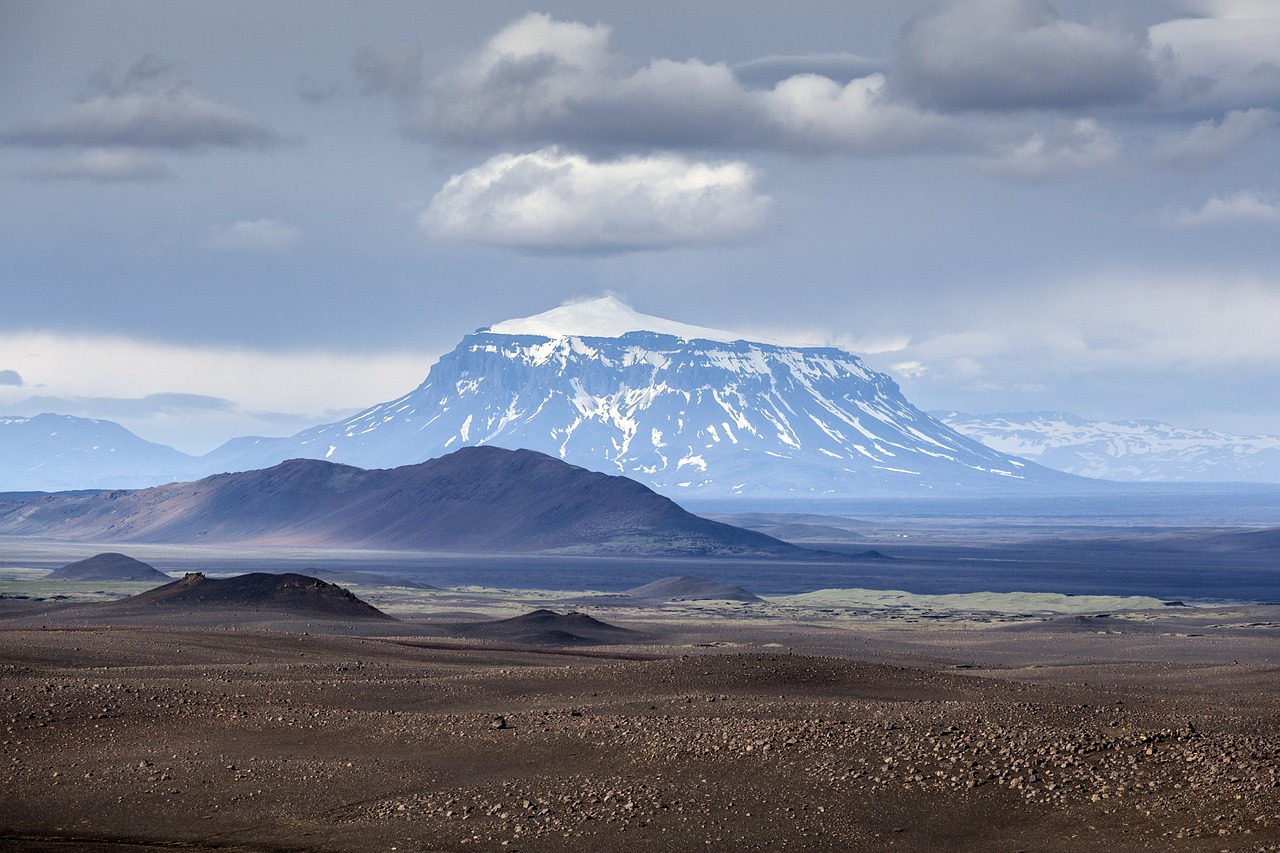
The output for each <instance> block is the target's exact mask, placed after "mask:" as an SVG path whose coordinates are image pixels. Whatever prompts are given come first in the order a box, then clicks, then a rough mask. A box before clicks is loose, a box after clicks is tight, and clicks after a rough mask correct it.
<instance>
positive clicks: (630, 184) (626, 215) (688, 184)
mask: <svg viewBox="0 0 1280 853" xmlns="http://www.w3.org/2000/svg"><path fill="white" fill-rule="evenodd" d="M755 181H756V174H755V172H754V171H753V170H752V169H751V168H750V167H748V166H747V165H746V164H745V163H740V162H727V163H702V162H693V161H689V160H686V159H684V158H682V157H678V156H675V155H653V156H647V157H625V158H621V159H617V160H608V161H593V160H590V159H588V158H586V157H584V156H582V155H579V154H572V153H568V152H565V151H562V150H560V149H558V148H544V149H542V150H540V151H535V152H533V153H530V154H502V155H499V156H496V157H493V158H491V159H490V160H488V161H487V162H485V163H484V164H482V165H480V166H477V167H476V168H474V169H471V170H469V171H467V172H464V173H462V174H460V175H455V176H454V177H452V178H450V179H449V181H448V182H447V183H446V184H445V185H444V187H443V188H442V189H441V190H440V192H438V193H437V194H436V196H435V198H433V199H432V201H431V205H430V207H429V208H428V209H427V210H426V211H425V212H424V213H423V214H422V216H421V219H420V222H421V225H422V227H423V228H424V229H425V230H426V231H427V232H428V233H430V234H432V235H434V236H436V237H440V238H443V239H446V240H456V241H459V242H466V243H480V244H486V245H494V246H504V247H508V248H515V249H522V250H526V251H533V252H620V251H633V250H640V249H666V248H672V247H676V246H700V245H709V244H723V243H732V242H736V241H739V240H742V239H744V238H745V237H747V236H749V235H751V234H753V233H755V232H756V231H758V230H759V229H760V228H761V227H762V226H763V224H764V220H765V216H766V213H767V211H768V208H769V205H770V202H771V200H770V199H769V197H768V196H763V195H758V194H757V193H756V192H755V188H754V187H755Z"/></svg>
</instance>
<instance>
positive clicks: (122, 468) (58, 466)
mask: <svg viewBox="0 0 1280 853" xmlns="http://www.w3.org/2000/svg"><path fill="white" fill-rule="evenodd" d="M203 464H204V463H203V461H202V460H201V459H200V458H199V457H196V456H188V455H187V454H185V453H182V452H180V451H178V450H174V449H173V448H172V447H166V446H165V445H163V444H154V443H152V442H150V441H144V440H143V439H141V438H139V437H138V436H136V435H134V434H133V433H131V432H129V430H127V429H125V428H124V427H122V426H120V425H119V424H116V423H112V422H111V421H102V420H94V419H92V418H77V417H72V416H70V415H55V414H43V415H36V416H35V417H32V418H0V491H3V492H20V491H39V492H58V491H70V490H73V489H136V488H142V487H143V486H154V485H155V484H157V483H170V482H174V481H177V480H185V479H191V478H193V477H198V476H202V475H203V474H205V473H210V472H209V471H206V470H202V466H203Z"/></svg>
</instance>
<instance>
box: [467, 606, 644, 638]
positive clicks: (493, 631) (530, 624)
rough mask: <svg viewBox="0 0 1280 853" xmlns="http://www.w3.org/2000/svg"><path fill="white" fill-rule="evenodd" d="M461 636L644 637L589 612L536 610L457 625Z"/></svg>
mask: <svg viewBox="0 0 1280 853" xmlns="http://www.w3.org/2000/svg"><path fill="white" fill-rule="evenodd" d="M452 633H454V634H455V635H457V636H459V637H474V638H476V639H482V640H497V641H500V642H506V643H519V644H521V645H525V646H586V645H606V644H610V643H634V642H638V641H639V640H640V639H642V636H643V635H641V634H640V633H639V632H637V631H632V630H630V629H628V628H620V627H618V626H617V625H610V624H609V623H608V622H601V621H600V620H599V619H596V618H594V617H591V616H588V615H587V614H585V613H578V612H576V611H575V612H573V613H556V612H555V611H554V610H545V609H543V610H534V611H532V612H530V613H525V614H523V615H521V616H514V617H512V618H510V619H497V620H494V621H492V622H473V623H469V624H464V625H456V626H454V629H453V632H452Z"/></svg>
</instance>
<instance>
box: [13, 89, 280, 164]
mask: <svg viewBox="0 0 1280 853" xmlns="http://www.w3.org/2000/svg"><path fill="white" fill-rule="evenodd" d="M0 141H3V142H5V143H7V144H9V145H25V146H29V147H32V148H61V147H72V148H106V147H129V148H162V149H172V150H192V149H198V148H205V147H211V146H223V147H232V148H243V147H254V148H265V147H268V146H271V145H273V144H275V143H277V142H278V141H279V137H278V136H277V135H276V134H275V133H274V132H273V131H272V130H271V129H270V128H268V127H267V126H266V125H265V124H263V123H262V122H260V121H259V120H258V119H256V118H254V117H253V116H251V115H249V114H248V113H244V112H241V111H240V110H237V109H235V108H234V107H230V106H227V105H226V104H221V103H218V102H217V101H211V100H208V99H207V98H204V97H201V96H200V95H198V94H197V93H196V92H195V91H193V90H192V89H191V88H190V87H188V86H178V87H175V88H169V89H165V90H162V91H158V92H127V93H122V94H104V95H97V96H95V97H93V98H91V99H89V100H87V101H82V102H80V103H78V104H75V105H74V106H72V107H71V109H70V111H68V113H67V114H66V115H65V116H63V117H62V118H57V119H47V120H43V121H32V122H27V123H26V124H22V125H19V126H18V127H16V128H13V129H10V130H8V131H5V132H4V133H3V134H0Z"/></svg>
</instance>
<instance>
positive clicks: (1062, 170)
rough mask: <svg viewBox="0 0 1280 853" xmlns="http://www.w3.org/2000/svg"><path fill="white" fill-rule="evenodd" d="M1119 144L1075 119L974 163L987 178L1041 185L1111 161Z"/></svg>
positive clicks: (1105, 132)
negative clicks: (1037, 182)
mask: <svg viewBox="0 0 1280 853" xmlns="http://www.w3.org/2000/svg"><path fill="white" fill-rule="evenodd" d="M1119 154H1120V143H1119V141H1118V140H1117V139H1116V137H1115V135H1114V134H1112V133H1111V132H1110V131H1109V130H1107V129H1106V128H1104V127H1102V126H1101V125H1099V124H1098V123H1097V122H1096V121H1095V120H1093V119H1079V120H1077V121H1074V122H1070V123H1063V124H1059V125H1056V126H1054V127H1053V128H1051V129H1050V130H1048V131H1045V132H1036V133H1033V134H1032V135H1031V136H1029V137H1027V138H1026V139H1025V140H1023V141H1021V142H1018V143H1016V144H1013V145H1008V146H1005V147H1003V148H1001V149H999V150H997V151H995V152H994V153H992V154H990V155H988V156H986V157H983V158H980V159H978V161H977V163H978V167H979V168H980V169H982V171H984V172H986V173H987V174H989V175H992V176H994V177H998V178H1004V179H1006V180H1013V181H1044V180H1051V179H1053V178H1058V177H1062V176H1064V175H1070V174H1075V173H1079V172H1089V171H1093V170H1096V169H1098V168H1101V167H1103V166H1106V165H1107V164H1109V163H1112V162H1114V161H1115V159H1116V158H1117V157H1118V156H1119Z"/></svg>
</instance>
